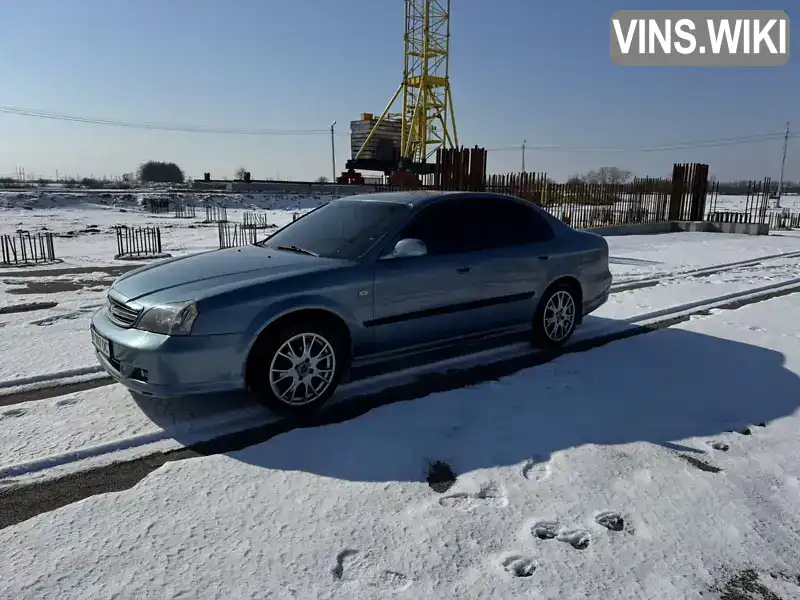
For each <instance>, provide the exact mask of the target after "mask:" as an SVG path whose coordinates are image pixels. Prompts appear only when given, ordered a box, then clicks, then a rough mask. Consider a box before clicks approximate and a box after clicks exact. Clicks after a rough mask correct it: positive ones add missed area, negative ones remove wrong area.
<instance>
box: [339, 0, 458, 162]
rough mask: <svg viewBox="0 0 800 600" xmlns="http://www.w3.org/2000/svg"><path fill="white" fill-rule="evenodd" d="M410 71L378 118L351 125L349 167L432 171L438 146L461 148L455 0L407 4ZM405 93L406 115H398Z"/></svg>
mask: <svg viewBox="0 0 800 600" xmlns="http://www.w3.org/2000/svg"><path fill="white" fill-rule="evenodd" d="M404 2H405V36H404V40H405V68H404V70H403V81H402V82H401V83H400V87H398V88H397V91H396V92H395V93H394V96H392V99H391V100H390V101H389V103H388V104H387V105H386V108H385V109H384V111H383V113H381V115H380V116H379V117H378V118H377V119H376V118H375V117H374V115H373V114H371V113H363V114H362V115H361V120H360V121H352V122H351V124H350V136H351V137H350V141H351V153H352V156H353V158H352V159H351V160H349V161H347V168H348V169H351V170H352V169H363V170H369V171H384V172H386V173H390V172H393V171H396V170H397V169H398V168H400V169H407V170H409V171H412V172H415V173H431V172H433V169H434V167H435V165H434V164H432V163H430V162H429V159H430V158H431V157H432V156H433V155H435V153H436V150H437V149H438V148H455V147H457V146H458V135H457V133H456V122H455V113H454V111H453V95H452V92H451V90H450V0H404ZM401 95H402V97H403V106H402V109H401V111H400V112H392V109H393V107H394V105H395V103H396V102H397V100H398V98H400V96H401Z"/></svg>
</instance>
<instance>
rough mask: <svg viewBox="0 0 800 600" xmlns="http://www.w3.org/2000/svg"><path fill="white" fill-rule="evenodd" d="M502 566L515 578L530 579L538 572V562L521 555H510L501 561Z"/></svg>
mask: <svg viewBox="0 0 800 600" xmlns="http://www.w3.org/2000/svg"><path fill="white" fill-rule="evenodd" d="M500 566H501V567H502V568H503V570H504V571H505V572H506V573H509V574H510V575H513V576H514V577H530V576H531V575H533V574H534V572H535V571H536V562H535V561H534V560H533V559H532V558H530V557H529V556H523V555H521V554H509V555H508V556H506V557H505V558H503V559H502V560H501V561H500Z"/></svg>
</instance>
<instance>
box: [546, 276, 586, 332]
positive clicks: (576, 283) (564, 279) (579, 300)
mask: <svg viewBox="0 0 800 600" xmlns="http://www.w3.org/2000/svg"><path fill="white" fill-rule="evenodd" d="M561 285H566V286H568V287H569V289H570V290H571V291H572V292H573V293H574V294H575V296H576V298H575V303H576V305H577V306H576V307H575V310H576V312H577V313H578V314H577V319H576V324H580V323H581V322H582V321H583V286H581V282H580V280H579V279H578V278H577V277H575V276H574V275H562V276H560V277H559V278H558V279H555V280H554V281H552V282H550V285H548V286H547V288H545V290H544V293H543V294H542V296H541V298H540V299H539V307H541V306H542V302H545V301H546V300H547V297H548V296H549V295H550V292H551V291H552V290H553V289H555V288H556V287H559V286H561ZM539 307H537V309H538V308H539Z"/></svg>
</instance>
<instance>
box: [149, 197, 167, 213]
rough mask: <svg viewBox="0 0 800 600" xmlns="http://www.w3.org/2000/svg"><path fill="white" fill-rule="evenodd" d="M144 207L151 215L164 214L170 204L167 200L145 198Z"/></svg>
mask: <svg viewBox="0 0 800 600" xmlns="http://www.w3.org/2000/svg"><path fill="white" fill-rule="evenodd" d="M144 206H145V208H146V209H147V210H148V212H151V213H153V214H157V215H160V214H165V213H168V212H169V208H170V202H169V199H168V198H145V199H144Z"/></svg>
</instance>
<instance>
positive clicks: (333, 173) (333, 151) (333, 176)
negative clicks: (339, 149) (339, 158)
mask: <svg viewBox="0 0 800 600" xmlns="http://www.w3.org/2000/svg"><path fill="white" fill-rule="evenodd" d="M335 125H336V121H334V122H333V123H331V183H334V182H335V181H336V141H335V140H334V133H333V129H334V127H335Z"/></svg>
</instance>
